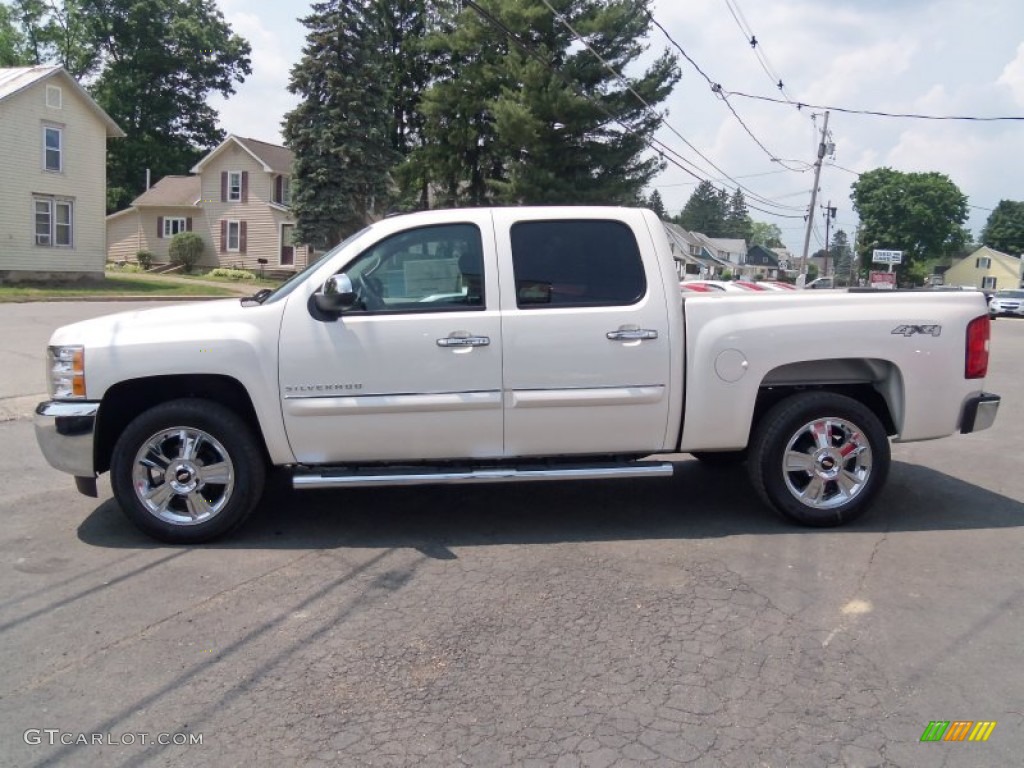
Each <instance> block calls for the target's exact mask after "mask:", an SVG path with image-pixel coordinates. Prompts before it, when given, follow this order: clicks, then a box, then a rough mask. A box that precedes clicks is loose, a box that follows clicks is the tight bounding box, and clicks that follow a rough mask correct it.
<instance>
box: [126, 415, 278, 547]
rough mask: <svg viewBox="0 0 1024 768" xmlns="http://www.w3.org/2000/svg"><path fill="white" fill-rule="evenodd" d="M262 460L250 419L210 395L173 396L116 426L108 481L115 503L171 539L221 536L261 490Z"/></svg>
mask: <svg viewBox="0 0 1024 768" xmlns="http://www.w3.org/2000/svg"><path fill="white" fill-rule="evenodd" d="M265 476H266V465H265V462H264V459H263V453H262V451H261V449H260V445H259V443H258V442H257V440H256V438H255V437H254V436H253V432H252V430H251V429H250V427H249V425H248V424H246V423H245V422H244V421H243V420H242V419H241V418H240V417H239V416H238V415H237V414H236V413H234V412H233V411H231V410H229V409H228V408H226V407H224V406H223V405H220V404H219V403H215V402H212V401H209V400H199V399H187V400H172V401H170V402H167V403H163V404H161V405H158V406H156V407H154V408H151V409H150V410H148V411H145V412H143V413H142V414H141V415H139V416H138V417H137V418H136V419H135V420H134V421H132V422H131V423H130V424H129V425H128V426H127V428H126V429H125V430H124V432H123V433H122V434H121V436H120V438H118V441H117V443H116V445H115V446H114V453H113V455H112V457H111V461H110V484H111V486H112V488H113V490H114V497H115V498H116V499H117V503H118V504H119V505H120V507H121V511H122V512H124V514H125V515H126V516H127V517H128V519H129V520H131V521H132V522H133V523H134V524H135V525H136V526H138V528H140V529H141V530H142V531H143V532H145V533H146V534H148V535H149V536H152V537H153V538H155V539H159V540H160V541H165V542H168V543H171V544H199V543H202V542H206V541H211V540H213V539H215V538H217V537H219V536H223V535H224V534H226V533H227V532H228V531H230V530H232V529H234V528H235V527H237V526H238V525H240V524H241V523H242V521H243V520H245V518H246V517H248V516H249V513H250V512H252V510H253V508H254V507H255V506H256V503H257V502H258V501H259V499H260V496H261V494H262V493H263V483H264V478H265Z"/></svg>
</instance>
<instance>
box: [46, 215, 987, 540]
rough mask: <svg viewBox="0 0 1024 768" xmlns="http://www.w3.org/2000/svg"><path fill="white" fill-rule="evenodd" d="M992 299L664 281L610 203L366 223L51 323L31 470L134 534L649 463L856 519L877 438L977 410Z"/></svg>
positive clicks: (798, 517)
mask: <svg viewBox="0 0 1024 768" xmlns="http://www.w3.org/2000/svg"><path fill="white" fill-rule="evenodd" d="M988 344H989V317H988V313H987V308H986V307H985V305H984V302H983V300H982V298H981V295H980V294H978V295H970V294H963V295H950V294H929V293H891V294H886V295H879V294H867V293H851V292H817V291H802V292H789V293H782V292H775V293H771V292H767V291H763V292H743V293H725V292H720V293H719V294H717V295H714V294H710V293H704V294H699V293H696V294H689V295H687V296H686V297H685V298H682V297H681V296H680V292H679V277H678V274H677V271H676V267H675V264H674V261H673V251H672V247H671V246H670V244H669V241H668V239H667V237H666V234H665V231H664V228H663V226H662V224H661V222H660V221H659V219H658V218H657V216H656V215H655V214H654V213H652V212H650V211H646V210H640V209H627V208H604V207H571V208H569V207H564V208H558V207H549V208H497V209H461V210H445V211H431V212H424V213H417V214H411V215H406V216H400V217H394V218H388V219H384V220H382V221H379V222H377V223H375V224H373V225H372V226H370V227H368V228H366V229H364V230H363V231H361V232H358V233H356V234H355V235H353V236H351V237H350V238H348V239H347V240H345V241H344V242H342V243H341V244H340V245H338V246H337V247H335V248H334V249H333V250H332V251H330V252H329V253H327V254H326V255H325V256H324V257H323V258H322V259H320V260H319V261H317V262H315V263H314V264H311V265H310V266H309V267H308V268H307V269H306V270H305V271H303V272H301V273H299V274H297V275H295V276H294V277H293V278H292V279H290V280H289V281H288V282H286V283H285V284H283V285H282V286H280V287H279V288H277V289H276V290H274V291H260V292H259V293H257V294H256V295H255V296H252V297H250V298H246V299H242V300H235V299H230V300H223V301H216V302H209V303H202V304H189V305H180V306H171V307H164V308H159V309H151V310H146V311H139V312H129V313H122V314H116V315H111V316H108V317H104V318H99V319H95V320H89V321H86V322H81V323H76V324H73V325H68V326H65V327H63V328H60V329H58V330H57V331H56V332H55V333H54V334H53V337H52V338H51V340H50V345H49V347H48V352H47V354H48V359H49V362H48V365H49V377H50V382H49V384H50V395H51V399H50V400H49V401H47V402H44V403H41V404H40V405H39V406H38V408H37V409H36V415H35V428H36V433H37V437H38V441H39V444H40V446H41V448H42V451H43V453H44V455H45V456H46V458H47V460H48V461H49V462H50V463H51V464H52V465H53V466H54V467H56V468H57V469H60V470H63V471H65V472H68V473H70V474H72V475H73V476H74V477H75V479H76V483H77V485H78V488H79V490H80V491H82V492H84V493H86V494H89V495H92V496H95V495H96V494H97V484H96V477H97V475H99V474H101V473H104V472H107V471H109V473H110V479H111V485H112V489H113V493H114V496H115V498H116V500H117V502H118V504H119V506H120V507H121V509H122V510H123V511H124V512H125V514H126V515H127V516H128V518H129V519H131V520H132V521H133V522H134V523H135V524H136V525H138V526H139V527H140V528H141V529H142V530H144V531H146V532H147V533H149V534H150V535H152V536H154V537H156V538H158V539H161V540H164V541H171V542H184V543H195V542H202V541H206V540H209V539H212V538H214V537H216V536H220V535H223V534H224V533H226V532H227V531H229V530H231V529H232V528H234V527H235V526H237V525H239V524H240V523H241V522H242V521H243V520H244V519H245V517H246V516H247V515H248V514H249V512H250V511H251V510H252V509H253V507H254V506H255V505H256V504H257V503H258V501H259V499H260V496H261V493H262V489H263V485H264V478H265V476H266V472H267V470H268V469H269V468H270V467H281V468H284V469H285V471H287V472H288V473H289V474H290V477H291V480H292V483H293V485H294V487H295V488H296V489H305V488H346V487H354V486H367V485H408V484H417V483H420V484H426V483H497V482H506V481H550V480H567V479H581V480H582V479H588V478H637V477H664V476H666V475H669V474H671V473H672V471H673V466H674V465H673V464H672V463H671V462H670V461H663V460H658V459H656V458H651V457H652V456H654V455H656V454H667V453H679V452H683V453H691V454H693V455H694V456H696V457H697V458H698V459H700V460H702V461H705V462H709V463H730V462H743V461H746V463H747V465H748V468H749V472H750V477H751V480H752V485H753V488H754V489H755V490H756V492H757V493H758V494H759V495H760V496H761V498H762V499H763V500H764V501H765V502H766V503H767V504H768V505H769V506H771V507H772V508H774V509H775V510H777V511H778V512H779V513H781V514H782V515H783V516H785V517H786V518H788V519H790V520H793V521H796V522H798V523H803V524H809V525H818V526H827V525H837V524H840V523H843V522H845V521H848V520H852V519H854V518H855V517H857V516H858V515H860V514H862V513H863V512H864V511H865V509H866V508H867V507H868V505H869V503H870V502H871V500H872V499H873V498H874V497H875V496H876V495H877V493H878V491H879V490H880V489H881V487H882V485H883V484H884V482H885V479H886V475H887V473H888V471H889V464H890V452H889V440H890V438H891V439H893V440H896V441H903V442H907V441H914V440H931V439H933V438H938V437H943V436H946V435H950V434H953V433H955V432H961V433H969V432H973V431H977V430H981V429H985V428H987V427H988V426H989V425H991V424H992V422H993V420H994V418H995V416H996V411H997V409H998V406H999V397H998V396H996V395H992V394H989V393H986V392H985V389H984V378H985V375H986V370H987V366H988Z"/></svg>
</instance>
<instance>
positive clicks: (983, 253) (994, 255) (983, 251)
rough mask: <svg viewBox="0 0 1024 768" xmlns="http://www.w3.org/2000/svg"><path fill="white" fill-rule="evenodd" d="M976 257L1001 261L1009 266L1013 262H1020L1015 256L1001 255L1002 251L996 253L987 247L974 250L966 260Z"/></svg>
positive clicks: (993, 249)
mask: <svg viewBox="0 0 1024 768" xmlns="http://www.w3.org/2000/svg"><path fill="white" fill-rule="evenodd" d="M978 256H988V257H989V258H990V259H991V258H994V259H996V260H997V261H1002V262H1004V263H1006V264H1011V263H1013V262H1019V261H1020V259H1019V258H1017V257H1016V256H1014V255H1013V254H1010V253H1003V252H1002V251H997V250H996V249H995V248H989V247H988V246H987V245H983V246H981V248H979V249H978V250H976V251H974V252H973V253H971V254H970V255H969V256H967V258H968V259H973V258H976V257H978ZM1011 259H1012V261H1010V260H1011Z"/></svg>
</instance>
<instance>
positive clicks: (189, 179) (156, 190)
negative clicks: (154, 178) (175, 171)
mask: <svg viewBox="0 0 1024 768" xmlns="http://www.w3.org/2000/svg"><path fill="white" fill-rule="evenodd" d="M201 183H202V179H200V178H199V177H198V176H164V177H163V178H162V179H160V181H158V182H157V183H156V184H154V185H153V186H152V187H150V188H149V189H147V190H146V191H145V192H143V193H142V194H141V195H139V196H138V197H136V198H135V199H134V200H132V206H133V207H135V208H155V207H158V206H159V207H162V208H185V207H188V208H193V207H195V204H196V203H198V202H199V198H200V197H202V194H203V193H202V187H201Z"/></svg>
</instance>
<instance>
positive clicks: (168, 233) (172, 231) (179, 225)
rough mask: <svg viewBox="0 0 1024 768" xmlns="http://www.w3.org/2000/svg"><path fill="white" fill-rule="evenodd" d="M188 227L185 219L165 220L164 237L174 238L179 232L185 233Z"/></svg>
mask: <svg viewBox="0 0 1024 768" xmlns="http://www.w3.org/2000/svg"><path fill="white" fill-rule="evenodd" d="M187 229H188V226H187V224H186V222H185V219H183V218H181V219H170V218H165V219H164V237H174V236H175V235H176V234H178V233H179V232H185V231H186V230H187Z"/></svg>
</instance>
